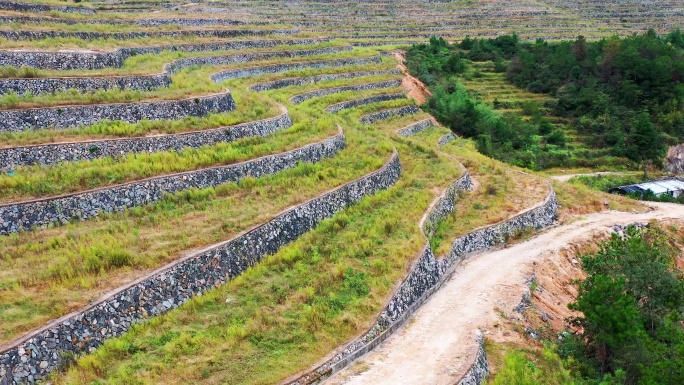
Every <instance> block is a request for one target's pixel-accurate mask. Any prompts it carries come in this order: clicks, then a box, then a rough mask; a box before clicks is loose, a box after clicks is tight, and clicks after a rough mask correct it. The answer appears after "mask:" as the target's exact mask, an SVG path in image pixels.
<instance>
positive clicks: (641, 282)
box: [559, 227, 684, 384]
mask: <svg viewBox="0 0 684 385" xmlns="http://www.w3.org/2000/svg"><path fill="white" fill-rule="evenodd" d="M676 254H677V251H676V250H675V249H674V248H673V247H672V246H670V245H669V243H668V241H667V238H666V236H665V235H664V234H663V232H662V231H661V230H659V229H658V228H653V229H648V230H640V229H636V228H634V227H630V228H629V229H628V230H627V231H626V236H625V237H619V236H617V235H614V236H613V237H612V238H611V239H609V240H607V241H605V242H602V243H601V244H600V245H599V250H598V251H597V252H595V253H593V254H590V255H588V256H585V257H583V258H582V265H583V267H584V270H585V271H586V272H587V274H588V277H587V278H586V279H585V280H584V281H582V282H580V284H579V295H578V297H577V300H576V302H574V303H573V304H571V305H570V308H571V309H573V310H578V311H580V312H582V314H583V316H582V317H577V318H575V319H574V320H573V321H572V322H573V323H574V324H575V325H576V326H578V327H579V328H580V330H582V335H581V336H578V337H574V338H571V337H569V336H568V338H565V340H566V341H565V342H564V344H563V345H564V346H563V345H562V346H561V348H560V349H559V351H560V352H561V353H562V354H563V355H565V356H573V357H575V358H576V359H577V361H578V362H580V363H582V364H580V365H577V366H576V368H577V369H578V370H579V371H580V372H581V373H582V375H583V376H584V377H585V378H586V379H589V380H592V381H594V380H597V381H598V380H602V381H603V383H625V384H639V383H644V384H662V383H671V384H674V383H682V382H684V369H683V368H684V354H682V353H684V330H682V328H681V325H679V324H678V323H679V321H680V320H681V319H682V316H683V315H684V313H683V311H684V281H683V280H682V274H681V272H680V271H679V270H677V269H676V267H675V266H674V257H675V255H676Z"/></svg>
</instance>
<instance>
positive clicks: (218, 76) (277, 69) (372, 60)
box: [211, 56, 382, 83]
mask: <svg viewBox="0 0 684 385" xmlns="http://www.w3.org/2000/svg"><path fill="white" fill-rule="evenodd" d="M380 63H382V58H380V57H379V56H373V57H368V58H349V59H336V60H322V61H316V62H303V63H287V64H274V65H267V66H259V67H248V68H238V69H234V70H227V71H219V72H216V73H215V74H213V75H211V80H213V81H214V82H215V83H221V82H223V81H224V80H228V79H237V78H244V77H249V76H257V75H264V74H278V73H283V72H288V71H297V70H304V69H318V68H334V67H347V66H354V65H365V64H380Z"/></svg>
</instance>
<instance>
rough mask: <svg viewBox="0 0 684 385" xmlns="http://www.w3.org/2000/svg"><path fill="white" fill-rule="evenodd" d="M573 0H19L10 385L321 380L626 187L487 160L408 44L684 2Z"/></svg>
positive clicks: (8, 18)
mask: <svg viewBox="0 0 684 385" xmlns="http://www.w3.org/2000/svg"><path fill="white" fill-rule="evenodd" d="M616 3H618V2H616ZM619 3H620V4H621V2H619ZM573 4H575V5H572V6H570V5H568V4H566V3H564V2H536V1H535V2H519V3H515V5H514V6H513V7H511V6H510V3H507V2H503V1H455V2H431V1H398V2H397V1H391V2H389V1H382V0H378V1H362V2H339V1H323V0H318V1H313V0H311V1H308V0H306V1H300V2H296V3H290V2H279V1H266V0H254V1H235V2H220V1H216V2H201V3H194V2H193V3H191V2H157V1H144V0H142V1H112V0H106V1H102V2H79V3H66V2H61V1H56V0H44V1H33V2H30V3H28V2H26V3H22V2H13V1H5V0H0V24H2V25H1V26H0V38H1V39H0V44H2V47H0V48H1V49H2V50H1V51H0V66H2V68H1V69H0V168H1V169H2V171H3V172H2V175H0V384H5V383H7V384H10V383H33V382H37V381H45V380H46V379H47V378H48V377H49V378H50V381H52V382H53V383H85V382H95V381H103V382H112V383H197V382H207V383H218V382H220V383H254V384H257V383H259V384H261V383H278V382H291V383H298V384H304V383H313V382H316V381H319V380H321V379H324V378H326V377H327V376H329V375H331V374H332V373H333V372H335V371H338V370H340V369H342V368H343V367H344V366H346V365H347V364H349V363H350V362H351V361H353V360H354V359H355V358H357V357H359V356H360V355H362V354H363V353H365V352H367V351H369V350H370V349H372V348H373V347H374V346H376V345H377V344H378V343H380V342H381V341H382V340H384V339H385V338H387V337H388V336H389V335H390V334H391V333H392V332H393V331H394V330H396V328H398V327H399V326H400V325H401V324H402V323H403V322H404V321H405V320H406V319H407V317H409V316H410V315H411V314H412V312H413V311H414V310H415V309H416V308H417V307H418V306H419V305H420V304H421V303H422V302H423V301H425V299H426V298H427V297H428V296H429V295H430V294H431V293H432V292H434V291H435V290H436V289H437V288H438V287H439V285H441V283H442V282H443V281H444V280H445V279H446V278H447V277H448V276H449V275H450V274H451V273H452V272H453V271H454V269H456V267H457V266H458V264H459V263H460V261H462V260H463V259H465V258H467V257H468V256H470V255H473V254H474V253H478V252H482V251H484V250H486V249H488V248H491V247H493V246H496V245H499V244H502V243H504V242H506V241H508V240H510V239H511V238H514V237H515V236H516V235H520V234H521V233H524V232H525V231H529V230H530V229H536V230H540V229H542V228H544V227H547V226H549V225H551V224H552V223H553V222H554V220H555V219H557V217H558V214H559V211H558V210H559V209H558V200H559V199H560V201H561V204H563V205H564V206H565V209H566V214H568V213H569V212H570V211H571V210H572V211H575V212H577V211H583V210H584V211H594V210H597V209H601V208H603V201H604V199H605V200H607V199H611V200H610V202H611V203H612V204H613V205H614V206H613V207H620V206H619V205H623V206H624V205H625V204H626V203H625V201H624V200H620V199H615V200H612V198H604V197H597V196H595V195H587V193H586V191H575V190H573V189H574V188H575V187H569V186H560V185H559V186H558V187H557V188H556V190H557V193H558V197H559V199H557V198H556V193H555V192H554V187H553V186H552V185H551V184H550V183H549V182H548V181H546V180H544V179H543V178H541V177H538V176H535V175H530V174H526V173H522V171H521V170H516V169H513V168H510V167H507V166H506V165H504V164H502V163H499V162H496V161H494V160H491V159H488V158H486V157H484V156H481V155H480V154H478V153H477V152H476V151H475V150H474V147H473V145H472V143H470V142H468V141H465V140H462V139H455V138H454V137H453V135H452V134H450V133H449V132H448V130H446V129H445V128H443V127H439V126H436V125H434V124H433V122H432V119H431V117H430V116H428V115H427V114H425V113H423V112H421V111H420V109H419V108H417V107H416V106H415V103H414V102H413V101H412V100H411V99H408V98H406V97H405V93H406V91H407V90H405V89H404V88H403V87H402V86H401V84H402V77H403V74H402V73H401V71H400V70H399V69H398V68H397V61H396V59H395V58H394V56H392V55H390V54H389V51H390V50H392V49H397V48H400V47H401V46H405V45H407V44H410V43H412V42H416V41H422V40H425V39H426V38H427V37H429V36H431V35H435V34H436V35H440V36H444V37H445V38H449V39H459V38H461V37H464V36H465V35H471V36H489V35H495V34H498V33H501V32H502V31H510V30H516V31H518V32H519V34H520V35H521V36H523V37H525V38H530V39H534V38H537V37H545V38H548V39H561V38H570V37H574V36H575V35H577V34H578V33H582V34H584V35H585V36H588V37H600V36H606V35H609V34H613V33H631V32H633V31H638V30H641V29H643V28H646V27H647V26H652V25H657V26H659V27H662V28H670V27H671V25H670V24H672V23H674V24H675V25H676V24H677V23H679V24H681V21H682V18H683V16H682V13H681V12H682V9H681V7H680V4H679V2H677V1H669V2H668V1H660V2H657V3H655V2H654V3H653V4H651V7H650V8H643V9H644V10H645V12H640V10H641V9H642V8H639V9H634V8H629V7H623V6H618V7H617V8H610V10H606V9H604V8H601V7H602V6H603V5H605V4H606V3H605V2H603V3H601V4H598V3H594V2H582V3H579V5H576V4H577V3H573ZM640 4H642V5H643V6H644V7H648V5H649V4H647V3H640ZM656 5H657V7H656ZM655 8H657V12H656V10H654V9H655ZM632 10H634V12H630V11H632ZM637 10H639V12H637ZM616 15H619V16H616ZM663 15H664V16H663ZM615 17H619V18H620V20H621V21H620V23H619V24H616V23H614V18H615ZM656 23H659V24H656ZM478 381H479V380H478Z"/></svg>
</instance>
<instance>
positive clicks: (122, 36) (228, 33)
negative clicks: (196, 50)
mask: <svg viewBox="0 0 684 385" xmlns="http://www.w3.org/2000/svg"><path fill="white" fill-rule="evenodd" d="M298 33H299V30H297V29H265V30H253V29H213V30H211V29H197V30H192V31H191V30H177V31H155V32H144V31H137V32H85V31H82V32H81V31H78V32H67V31H14V30H11V31H10V30H0V37H2V38H3V39H7V40H41V39H55V38H67V39H69V38H75V39H81V40H99V39H115V40H131V39H151V38H183V37H195V38H217V39H228V38H234V37H240V36H269V35H296V34H298Z"/></svg>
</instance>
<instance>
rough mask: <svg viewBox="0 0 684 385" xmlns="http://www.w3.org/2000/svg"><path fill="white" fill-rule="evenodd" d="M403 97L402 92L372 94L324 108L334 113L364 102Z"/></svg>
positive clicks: (377, 101)
mask: <svg viewBox="0 0 684 385" xmlns="http://www.w3.org/2000/svg"><path fill="white" fill-rule="evenodd" d="M405 97H406V95H404V94H403V93H398V94H382V95H374V96H369V97H367V98H361V99H355V100H350V101H347V102H342V103H337V104H333V105H331V106H328V107H327V108H326V109H325V111H326V112H328V113H331V114H334V113H337V112H340V111H342V110H348V109H350V108H356V107H358V106H363V105H366V104H373V103H380V102H385V101H388V100H397V99H404V98H405Z"/></svg>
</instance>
